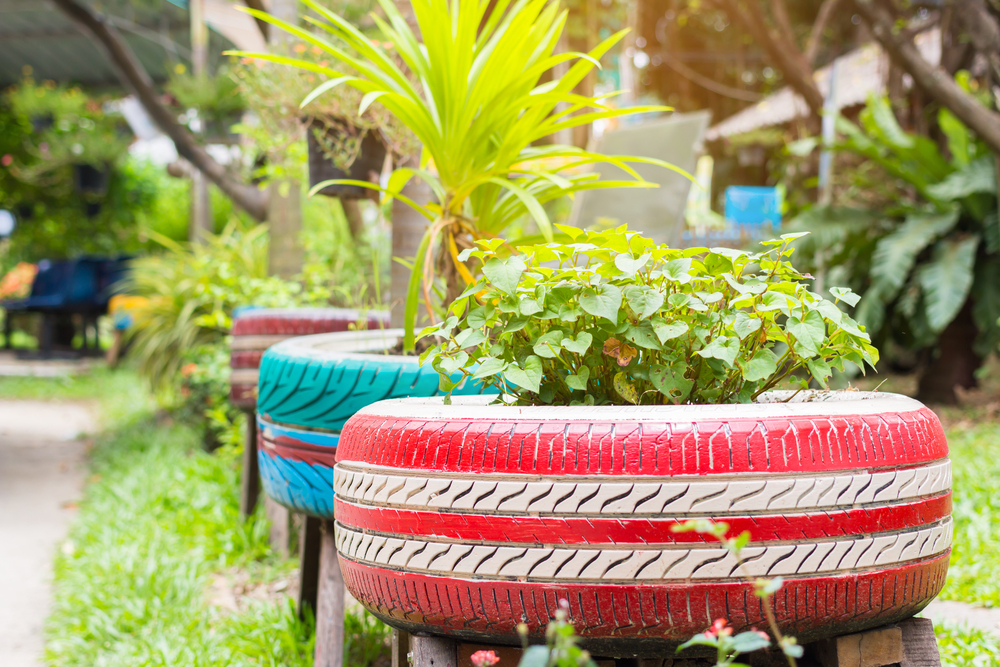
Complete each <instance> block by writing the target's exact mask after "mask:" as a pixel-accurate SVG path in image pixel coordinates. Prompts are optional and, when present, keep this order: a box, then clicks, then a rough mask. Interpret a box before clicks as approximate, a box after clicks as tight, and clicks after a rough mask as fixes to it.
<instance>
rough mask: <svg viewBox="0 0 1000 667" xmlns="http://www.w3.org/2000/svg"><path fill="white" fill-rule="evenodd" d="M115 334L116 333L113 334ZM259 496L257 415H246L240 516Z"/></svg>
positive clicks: (250, 511) (255, 505)
mask: <svg viewBox="0 0 1000 667" xmlns="http://www.w3.org/2000/svg"><path fill="white" fill-rule="evenodd" d="M115 333H117V332H115ZM259 496H260V468H259V467H258V465H257V413H256V412H248V413H247V431H246V440H245V441H244V442H243V480H242V482H241V484H240V514H241V515H243V518H246V517H248V516H250V515H251V514H253V511H254V508H256V507H257V498H258V497H259Z"/></svg>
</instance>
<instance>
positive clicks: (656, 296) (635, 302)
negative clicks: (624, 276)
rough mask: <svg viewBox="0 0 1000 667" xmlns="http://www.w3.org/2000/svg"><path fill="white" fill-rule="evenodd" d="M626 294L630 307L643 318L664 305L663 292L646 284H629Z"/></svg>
mask: <svg viewBox="0 0 1000 667" xmlns="http://www.w3.org/2000/svg"><path fill="white" fill-rule="evenodd" d="M624 295H625V300H626V301H627V302H628V306H629V308H631V309H632V312H633V313H635V314H636V315H638V316H639V317H640V318H641V319H646V318H648V317H649V316H651V315H652V314H653V313H655V312H656V311H658V310H659V309H660V306H662V305H663V293H662V292H659V291H658V290H655V289H653V288H652V287H647V286H645V285H629V286H628V287H626V288H625V291H624Z"/></svg>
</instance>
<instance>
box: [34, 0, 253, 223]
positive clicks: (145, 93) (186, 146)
mask: <svg viewBox="0 0 1000 667" xmlns="http://www.w3.org/2000/svg"><path fill="white" fill-rule="evenodd" d="M53 2H54V3H55V5H56V6H57V7H58V8H59V9H60V10H62V12H63V13H65V14H66V15H67V16H69V17H70V18H71V19H72V20H73V21H74V22H75V23H76V24H77V26H78V27H79V28H80V29H81V30H82V31H83V32H85V33H89V34H90V36H91V37H92V38H93V39H94V41H96V42H97V44H98V45H99V46H100V47H101V49H102V50H103V51H104V52H105V54H106V55H107V57H108V60H110V61H111V64H112V66H113V67H114V68H115V72H116V73H117V75H118V79H119V80H120V81H121V82H122V84H123V85H124V86H125V87H127V88H128V89H130V90H131V91H132V93H133V94H135V96H136V98H137V99H138V100H139V102H140V103H141V104H142V106H143V107H144V108H145V109H146V113H148V114H149V116H150V118H152V119H153V122H154V123H156V125H157V126H158V127H159V128H160V130H162V131H163V132H164V133H165V134H166V135H167V136H168V137H170V139H171V140H172V141H173V142H174V145H175V146H176V147H177V152H178V153H179V154H180V155H181V156H182V157H184V158H185V159H186V160H187V161H188V162H190V163H191V164H193V165H194V166H195V167H196V168H197V169H198V170H199V171H200V172H202V173H203V174H205V176H206V177H207V178H208V179H209V180H210V181H212V182H213V183H215V185H217V186H218V187H219V189H220V190H222V191H223V192H224V193H226V195H228V196H229V198H230V199H232V200H233V202H234V203H235V204H236V205H237V206H239V207H241V208H243V209H244V210H245V211H246V212H247V213H249V214H250V215H252V216H253V217H254V218H256V219H257V220H261V221H263V220H266V219H267V195H266V193H265V192H263V191H261V190H260V189H258V188H257V187H256V186H254V185H248V184H246V183H243V182H242V181H240V180H239V179H237V178H235V177H234V176H233V175H232V174H230V173H229V172H228V171H227V170H226V168H225V167H223V166H222V165H221V164H219V163H218V162H216V161H215V160H214V159H213V158H212V156H211V155H209V154H208V152H207V151H206V150H205V149H204V148H203V147H202V146H200V145H198V143H197V141H195V138H194V136H193V135H192V134H191V133H190V132H189V131H188V130H187V129H186V128H185V127H183V126H182V125H181V124H180V123H178V122H177V120H176V119H175V118H174V116H173V114H172V113H171V112H170V111H169V110H168V109H167V108H166V107H164V106H163V105H161V104H160V101H159V99H158V97H157V94H156V90H155V89H154V88H153V80H152V79H151V78H150V77H149V74H148V73H147V72H146V70H145V69H144V68H143V66H142V65H141V64H140V63H139V61H138V59H137V58H136V57H135V54H133V53H132V50H131V49H130V48H129V47H128V45H127V44H126V43H125V41H124V40H123V39H122V38H121V36H120V35H119V34H118V31H117V30H115V28H114V26H112V25H111V24H110V23H109V22H108V21H107V20H106V19H105V18H104V17H103V16H101V15H100V14H97V13H95V12H93V11H92V10H91V9H90V8H88V7H86V6H84V5H82V4H80V3H78V2H76V0H53Z"/></svg>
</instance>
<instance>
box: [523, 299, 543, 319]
mask: <svg viewBox="0 0 1000 667" xmlns="http://www.w3.org/2000/svg"><path fill="white" fill-rule="evenodd" d="M519 310H520V311H521V314H522V315H524V316H528V315H534V314H535V313H540V312H542V307H541V306H540V305H539V304H538V301H536V300H535V299H530V298H529V299H521V301H520V308H519Z"/></svg>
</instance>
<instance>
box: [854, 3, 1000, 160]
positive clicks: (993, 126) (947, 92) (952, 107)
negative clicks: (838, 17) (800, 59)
mask: <svg viewBox="0 0 1000 667" xmlns="http://www.w3.org/2000/svg"><path fill="white" fill-rule="evenodd" d="M853 4H854V7H855V8H856V9H857V12H858V14H860V15H861V18H862V19H864V21H865V23H866V24H868V26H869V28H870V29H871V31H872V34H873V35H874V36H875V39H876V40H878V42H879V44H881V45H882V48H883V49H885V50H886V52H887V53H888V54H889V57H890V58H892V59H893V61H894V62H896V63H897V64H899V66H900V67H902V68H903V69H905V70H906V71H907V73H908V74H909V75H910V76H911V77H913V81H914V82H915V83H916V84H917V85H918V86H920V88H922V89H923V90H924V91H925V92H926V93H927V95H928V96H930V97H931V98H933V99H934V100H935V101H936V102H937V103H938V104H940V105H941V106H943V107H945V108H947V109H948V110H949V111H951V112H952V113H953V114H955V115H956V116H957V117H958V119H959V120H961V121H962V122H963V123H965V124H966V125H967V126H968V127H969V129H970V130H972V131H973V132H975V133H976V134H977V135H979V138H980V139H982V140H983V142H985V143H986V144H987V145H988V146H989V147H990V150H992V151H993V152H994V153H1000V114H998V113H997V112H995V111H991V110H989V109H987V108H986V107H984V106H983V105H982V104H980V103H979V100H977V99H976V98H975V97H973V96H972V95H970V94H969V93H966V92H965V91H964V90H962V88H961V86H959V85H958V84H957V83H955V81H954V79H952V77H951V76H949V75H948V73H947V72H945V71H944V70H943V69H941V68H939V67H934V66H933V65H931V64H930V63H929V62H927V61H926V60H924V58H923V56H921V55H920V52H919V51H918V50H917V47H916V46H915V45H914V44H913V40H912V39H911V38H910V37H909V35H908V34H906V33H905V32H903V31H899V30H897V21H896V19H897V18H899V17H897V16H896V15H894V14H893V13H890V12H889V11H888V10H887V9H886V8H885V6H884V5H883V4H882V3H878V2H875V0H853Z"/></svg>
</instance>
